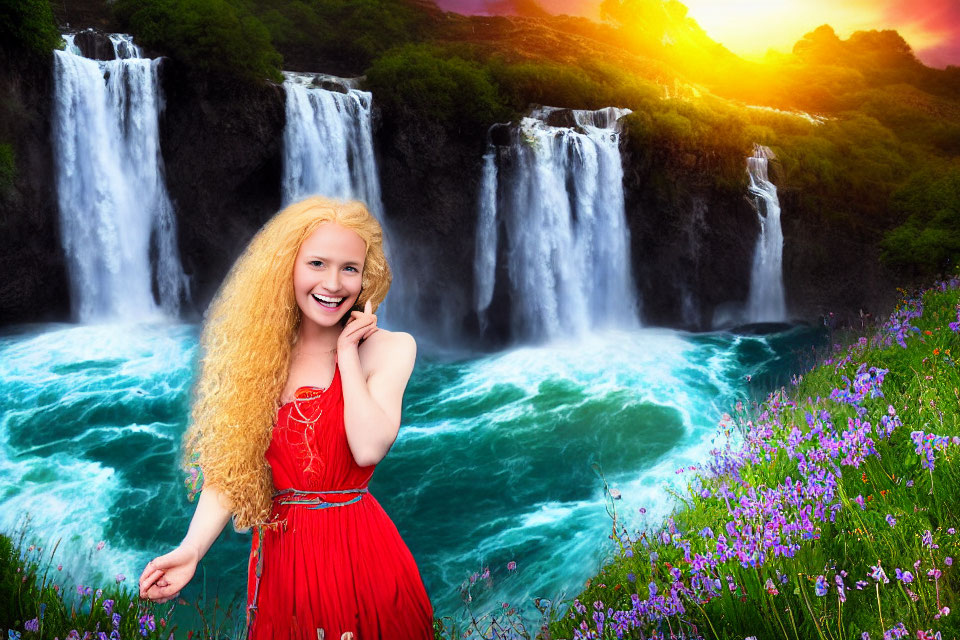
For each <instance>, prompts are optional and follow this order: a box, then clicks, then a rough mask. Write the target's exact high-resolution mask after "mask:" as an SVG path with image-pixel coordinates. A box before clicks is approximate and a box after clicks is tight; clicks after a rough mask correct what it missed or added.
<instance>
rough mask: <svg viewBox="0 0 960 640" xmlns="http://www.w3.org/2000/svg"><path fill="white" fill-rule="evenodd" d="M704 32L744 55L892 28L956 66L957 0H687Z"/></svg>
mask: <svg viewBox="0 0 960 640" xmlns="http://www.w3.org/2000/svg"><path fill="white" fill-rule="evenodd" d="M435 1H436V3H437V5H439V6H440V7H441V8H443V9H445V10H447V11H457V12H460V13H491V11H490V9H491V8H494V12H502V11H504V9H503V7H509V6H510V5H511V0H435ZM539 4H540V6H541V7H543V8H544V9H546V10H547V11H549V12H550V13H555V14H561V13H566V14H570V15H581V16H586V17H588V18H592V19H594V20H598V19H599V6H600V0H540V2H539ZM684 4H685V5H687V7H688V8H689V10H690V12H689V15H690V16H691V17H692V18H693V19H694V20H696V21H697V23H698V24H699V25H700V26H701V27H703V29H704V30H705V31H706V32H707V34H708V35H709V36H710V37H711V38H713V39H714V40H716V41H717V42H720V43H722V44H723V45H724V46H726V47H727V48H728V49H730V50H731V51H733V52H734V53H737V54H739V55H741V56H743V57H745V58H752V59H759V58H762V57H763V55H764V54H765V53H766V51H767V50H768V49H776V50H778V51H782V52H789V51H790V50H791V49H792V48H793V44H794V43H795V42H796V41H797V40H799V39H800V38H801V37H802V36H803V34H805V33H807V32H809V31H813V30H814V29H815V28H817V27H818V26H820V25H821V24H829V25H830V26H832V27H833V28H834V30H835V31H836V32H837V35H838V36H840V37H841V38H844V39H845V38H847V37H848V36H849V35H850V34H851V33H853V32H854V31H860V30H868V29H896V30H897V31H898V32H900V35H901V36H903V38H904V39H905V40H906V41H907V42H908V43H909V44H910V46H911V47H912V48H913V51H914V53H915V54H916V55H917V57H918V58H920V60H922V61H923V62H924V63H925V64H927V65H929V66H932V67H940V68H942V67H945V66H946V65H948V64H954V65H960V0H685V1H684Z"/></svg>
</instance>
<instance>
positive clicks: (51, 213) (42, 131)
mask: <svg viewBox="0 0 960 640" xmlns="http://www.w3.org/2000/svg"><path fill="white" fill-rule="evenodd" d="M52 57H53V54H52V53H51V54H50V57H46V56H44V57H39V58H37V57H31V56H23V55H9V56H8V55H7V54H5V53H4V52H3V51H2V50H0V95H3V96H4V100H3V101H2V103H0V142H3V143H9V144H11V145H12V147H13V151H14V156H15V164H16V177H15V179H14V183H13V186H12V188H11V189H10V191H9V192H7V193H5V194H0V273H2V274H3V278H2V279H0V323H2V324H12V323H21V322H38V321H40V322H48V321H65V320H69V317H70V287H69V286H68V283H67V270H66V264H65V261H66V258H65V256H64V253H63V248H62V245H61V243H60V237H59V235H58V216H59V213H58V211H59V210H58V208H57V189H56V176H55V173H54V162H53V152H52V150H51V145H50V127H51V122H52V114H51V112H52V109H53V76H52Z"/></svg>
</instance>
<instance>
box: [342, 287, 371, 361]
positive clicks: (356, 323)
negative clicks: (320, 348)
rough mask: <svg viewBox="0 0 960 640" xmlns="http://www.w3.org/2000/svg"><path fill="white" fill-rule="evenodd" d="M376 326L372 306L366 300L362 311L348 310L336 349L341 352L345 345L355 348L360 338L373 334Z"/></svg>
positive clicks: (363, 338)
mask: <svg viewBox="0 0 960 640" xmlns="http://www.w3.org/2000/svg"><path fill="white" fill-rule="evenodd" d="M378 328H379V327H377V316H375V315H373V306H372V305H371V304H370V301H369V300H367V302H366V304H364V305H363V311H351V312H350V319H349V320H347V324H346V326H345V327H344V328H343V331H341V332H340V337H339V338H338V339H337V351H339V352H343V351H344V350H345V349H346V348H347V347H353V348H356V347H357V346H358V345H359V344H360V341H361V340H365V339H366V338H368V337H370V336H371V335H373V334H374V333H375V332H376V331H377V329H378Z"/></svg>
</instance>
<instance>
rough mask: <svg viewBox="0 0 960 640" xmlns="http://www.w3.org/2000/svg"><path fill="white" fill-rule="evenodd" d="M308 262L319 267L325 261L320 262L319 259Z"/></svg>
mask: <svg viewBox="0 0 960 640" xmlns="http://www.w3.org/2000/svg"><path fill="white" fill-rule="evenodd" d="M307 264H312V265H314V266H317V267H319V266H320V265H321V264H323V263H322V262H320V261H319V260H311V261H310V262H308V263H307Z"/></svg>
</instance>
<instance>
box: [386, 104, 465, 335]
mask: <svg viewBox="0 0 960 640" xmlns="http://www.w3.org/2000/svg"><path fill="white" fill-rule="evenodd" d="M374 105H375V108H376V96H374ZM379 122H380V127H379V129H378V130H377V131H376V132H375V144H376V145H377V152H378V162H379V168H380V186H381V191H382V194H383V203H384V209H385V210H386V218H387V220H386V222H387V226H388V228H387V230H386V231H387V233H388V234H389V235H390V240H391V241H392V242H393V245H394V246H395V247H397V248H398V249H399V251H398V253H399V254H400V255H399V260H400V261H401V262H402V263H403V264H402V265H399V266H400V268H399V269H397V271H399V272H400V273H402V274H403V277H404V278H405V279H406V280H407V281H406V282H402V283H401V282H398V283H396V285H395V289H396V291H398V292H404V295H405V296H407V300H405V301H404V302H403V305H402V306H403V307H404V308H405V309H408V310H409V311H410V312H411V315H406V317H404V318H403V320H404V321H405V322H404V324H408V323H421V325H422V326H418V327H413V326H411V329H413V330H418V329H419V330H420V331H423V333H425V334H426V335H428V336H432V337H434V339H436V340H437V342H439V343H445V344H446V345H447V346H449V345H457V346H466V345H465V344H464V338H465V337H466V340H467V341H469V340H470V337H471V336H476V335H477V333H478V327H477V319H476V314H475V313H474V312H473V310H472V308H473V306H472V300H473V298H472V296H473V262H474V242H475V240H474V237H475V235H476V233H475V232H476V218H477V216H476V211H477V208H476V206H477V205H476V203H477V192H478V189H479V187H480V178H481V163H482V157H483V149H484V139H483V134H482V132H481V133H480V134H479V135H472V136H467V135H465V136H462V137H454V136H451V135H450V133H449V132H447V131H446V130H445V129H444V128H443V127H441V126H439V125H438V124H436V123H435V122H432V121H430V120H429V119H426V118H418V117H417V116H416V115H415V114H406V117H404V118H402V119H401V118H397V117H391V116H388V115H384V116H382V117H380V118H379ZM393 295H394V294H393V293H391V296H393ZM388 300H390V299H389V298H388ZM408 326H409V325H408Z"/></svg>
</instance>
